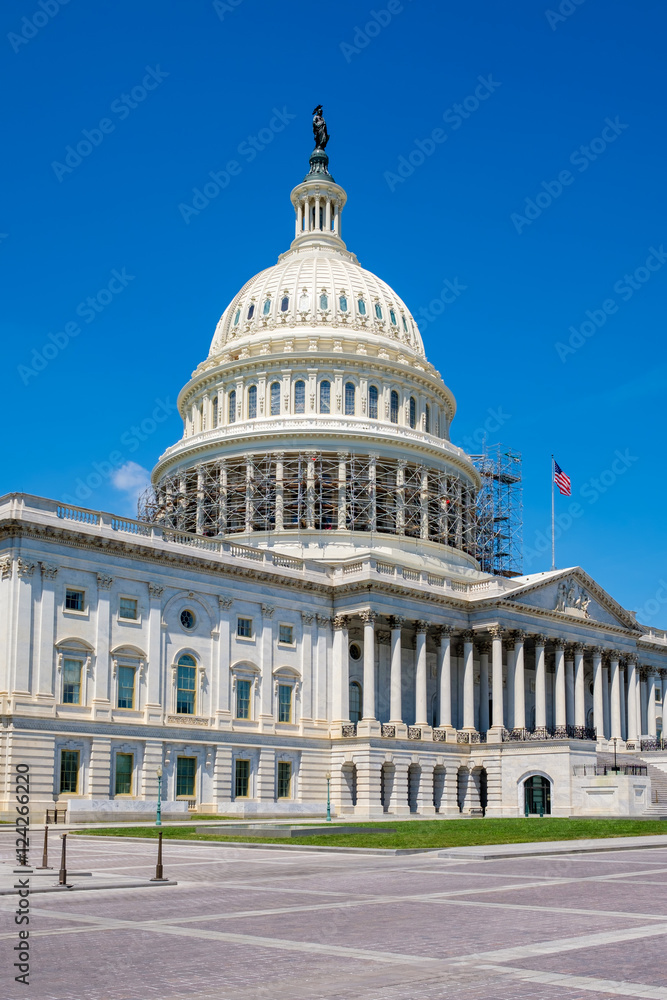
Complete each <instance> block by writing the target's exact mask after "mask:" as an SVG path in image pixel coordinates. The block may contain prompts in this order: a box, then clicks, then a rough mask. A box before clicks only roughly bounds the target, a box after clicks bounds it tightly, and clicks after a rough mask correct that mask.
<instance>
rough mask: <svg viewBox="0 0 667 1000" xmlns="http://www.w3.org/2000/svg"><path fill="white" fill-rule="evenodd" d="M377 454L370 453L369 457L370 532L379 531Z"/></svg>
mask: <svg viewBox="0 0 667 1000" xmlns="http://www.w3.org/2000/svg"><path fill="white" fill-rule="evenodd" d="M377 460H378V454H377V452H373V451H372V452H370V453H369V455H368V493H369V498H368V499H369V509H368V530H369V531H376V530H377Z"/></svg>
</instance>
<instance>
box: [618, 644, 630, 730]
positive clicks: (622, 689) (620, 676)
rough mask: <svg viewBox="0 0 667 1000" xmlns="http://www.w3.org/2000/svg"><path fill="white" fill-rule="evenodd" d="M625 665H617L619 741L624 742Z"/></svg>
mask: <svg viewBox="0 0 667 1000" xmlns="http://www.w3.org/2000/svg"><path fill="white" fill-rule="evenodd" d="M625 677H626V672H625V663H623V661H621V662H620V663H619V665H618V679H619V695H620V700H621V739H623V740H626V739H627V738H628V737H627V733H628V728H627V725H626V719H627V716H626V711H625V710H626V704H625Z"/></svg>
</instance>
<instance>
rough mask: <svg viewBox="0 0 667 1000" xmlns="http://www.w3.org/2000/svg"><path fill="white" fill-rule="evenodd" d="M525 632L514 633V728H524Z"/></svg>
mask: <svg viewBox="0 0 667 1000" xmlns="http://www.w3.org/2000/svg"><path fill="white" fill-rule="evenodd" d="M525 638H526V635H525V632H521V631H517V632H515V633H514V728H515V729H525V728H526V674H525V665H524V643H525Z"/></svg>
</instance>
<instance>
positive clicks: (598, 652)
mask: <svg viewBox="0 0 667 1000" xmlns="http://www.w3.org/2000/svg"><path fill="white" fill-rule="evenodd" d="M591 653H592V655H593V656H600V657H602V656H604V646H591Z"/></svg>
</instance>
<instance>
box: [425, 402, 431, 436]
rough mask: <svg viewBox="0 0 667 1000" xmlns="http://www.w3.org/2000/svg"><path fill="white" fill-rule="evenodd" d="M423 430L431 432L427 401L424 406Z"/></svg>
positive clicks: (429, 411)
mask: <svg viewBox="0 0 667 1000" xmlns="http://www.w3.org/2000/svg"><path fill="white" fill-rule="evenodd" d="M424 430H425V431H426V433H427V434H430V433H431V407H430V406H429V405H428V403H427V404H426V406H425V407H424Z"/></svg>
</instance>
